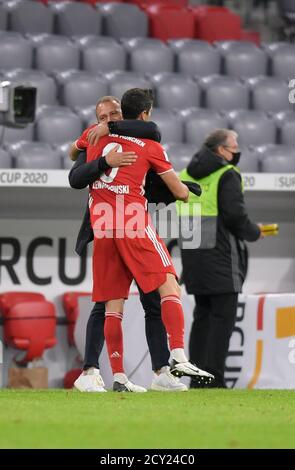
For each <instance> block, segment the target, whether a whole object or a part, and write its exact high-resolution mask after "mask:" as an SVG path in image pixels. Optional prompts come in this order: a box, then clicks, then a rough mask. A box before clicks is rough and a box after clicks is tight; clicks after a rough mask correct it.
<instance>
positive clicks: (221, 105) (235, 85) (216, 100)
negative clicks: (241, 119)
mask: <svg viewBox="0 0 295 470" xmlns="http://www.w3.org/2000/svg"><path fill="white" fill-rule="evenodd" d="M199 84H200V86H201V88H202V89H203V92H204V95H203V100H204V101H203V103H204V105H205V107H206V108H209V109H216V110H218V111H224V110H233V109H247V108H249V104H250V97H249V88H248V85H247V84H246V83H243V82H241V81H240V80H239V79H238V78H235V77H224V76H222V75H219V76H218V75H212V76H209V77H205V78H202V79H201V80H200V81H199Z"/></svg>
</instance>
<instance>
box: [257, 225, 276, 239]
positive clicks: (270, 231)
mask: <svg viewBox="0 0 295 470" xmlns="http://www.w3.org/2000/svg"><path fill="white" fill-rule="evenodd" d="M261 232H262V234H263V235H264V236H265V237H266V236H268V235H278V233H279V225H278V224H268V225H262V226H261Z"/></svg>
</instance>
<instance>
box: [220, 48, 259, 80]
mask: <svg viewBox="0 0 295 470" xmlns="http://www.w3.org/2000/svg"><path fill="white" fill-rule="evenodd" d="M221 50H222V49H221ZM222 53H223V58H224V72H225V74H226V75H230V76H234V77H254V76H257V75H266V73H267V55H266V53H265V52H264V51H263V50H262V49H259V48H258V47H257V46H255V45H254V44H253V43H251V42H249V43H247V42H240V43H239V42H232V43H230V44H228V47H227V48H226V49H223V50H222Z"/></svg>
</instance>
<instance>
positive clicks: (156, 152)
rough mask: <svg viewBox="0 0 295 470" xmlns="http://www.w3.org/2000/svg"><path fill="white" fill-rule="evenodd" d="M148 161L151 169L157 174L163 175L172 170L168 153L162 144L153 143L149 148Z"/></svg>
mask: <svg viewBox="0 0 295 470" xmlns="http://www.w3.org/2000/svg"><path fill="white" fill-rule="evenodd" d="M149 162H150V165H151V167H152V169H153V170H154V171H155V172H156V173H157V174H158V175H163V174H164V173H167V172H168V171H172V170H173V167H172V165H171V163H170V161H169V158H168V155H167V153H166V151H165V150H164V148H163V147H162V145H160V144H156V143H155V144H153V145H151V146H150V148H149Z"/></svg>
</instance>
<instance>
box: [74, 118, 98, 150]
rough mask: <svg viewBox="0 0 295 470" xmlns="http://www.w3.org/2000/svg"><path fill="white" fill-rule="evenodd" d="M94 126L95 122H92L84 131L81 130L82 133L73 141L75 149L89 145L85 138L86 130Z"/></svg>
mask: <svg viewBox="0 0 295 470" xmlns="http://www.w3.org/2000/svg"><path fill="white" fill-rule="evenodd" d="M95 126H97V124H92V126H90V127H87V129H85V131H83V133H82V134H81V135H80V137H79V139H77V140H76V141H75V146H76V148H77V150H85V149H87V147H88V146H89V143H88V140H87V135H88V132H89V131H90V129H92V128H93V127H95Z"/></svg>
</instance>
